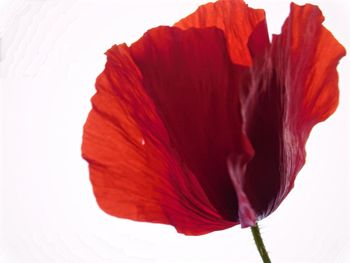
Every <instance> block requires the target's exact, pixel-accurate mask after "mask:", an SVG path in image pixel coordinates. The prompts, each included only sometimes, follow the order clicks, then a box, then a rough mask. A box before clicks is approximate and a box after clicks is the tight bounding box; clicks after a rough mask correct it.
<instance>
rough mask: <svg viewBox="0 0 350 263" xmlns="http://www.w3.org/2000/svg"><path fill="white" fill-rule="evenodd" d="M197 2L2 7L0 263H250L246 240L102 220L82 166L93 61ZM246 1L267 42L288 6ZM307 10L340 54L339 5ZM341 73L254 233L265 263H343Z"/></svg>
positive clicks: (346, 245) (343, 37)
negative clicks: (334, 106) (326, 111)
mask: <svg viewBox="0 0 350 263" xmlns="http://www.w3.org/2000/svg"><path fill="white" fill-rule="evenodd" d="M205 2H206V1H203V0H202V1H201V0H191V1H190V0H172V1H170V0H162V1H161V0H158V1H155V0H147V1H136V0H134V1H126V0H125V1H117V0H89V1H83V0H69V1H68V0H67V1H65V0H61V1H59V0H47V1H43V0H36V1H35V0H31V1H29V0H27V1H25V0H8V1H0V38H1V40H0V41H1V42H0V46H1V47H0V57H1V62H0V70H1V72H0V77H1V78H0V99H1V100H0V106H1V107H0V114H1V115H0V125H1V126H0V134H1V137H0V138H1V140H0V169H1V170H0V223H1V224H0V262H6V263H7V262H8V263H13V262H20V263H22V262H24V263H32V262H33V263H34V262H35V263H41V262H42V263H51V262H58V263H65V262H84V263H85V262H87V263H90V262H91V263H100V262H114V263H116V262H118V263H119V262H121V263H145V262H146V263H153V262H157V263H173V262H174V263H190V262H191V263H193V262H201V263H206V262H208V263H209V262H210V263H216V262H218V263H226V262H227V263H229V262H230V263H233V262H260V259H259V256H258V253H257V251H256V248H255V246H254V242H253V239H252V237H251V234H250V231H249V229H241V228H240V227H239V226H237V227H234V228H231V229H228V230H224V231H219V232H215V233H212V234H208V235H205V236H200V237H186V236H183V235H180V234H177V233H176V231H175V230H174V229H173V228H172V227H170V226H165V225H156V224H148V223H138V222H132V221H129V220H122V219H118V218H114V217H111V216H108V215H107V214H105V213H103V212H102V211H101V210H100V209H99V208H98V207H97V205H96V202H95V199H94V196H93V194H92V190H91V185H90V182H89V179H88V169H87V163H86V162H85V161H83V160H82V158H81V156H80V145H81V137H82V127H83V124H84V122H85V120H86V117H87V114H88V112H89V110H90V101H89V100H90V97H91V96H92V95H93V94H94V82H95V78H96V76H97V75H98V74H99V73H100V72H101V71H102V70H103V67H104V63H105V56H104V54H103V53H104V52H105V51H106V50H107V49H108V48H109V47H111V46H112V45H113V44H115V43H122V42H126V43H128V44H130V43H132V42H133V41H135V40H137V39H138V38H139V37H141V35H142V34H143V33H144V32H145V31H146V30H147V29H149V28H152V27H155V26H158V25H172V24H173V23H174V22H176V21H177V20H179V19H180V18H182V17H184V16H186V15H188V14H189V13H191V12H193V11H194V10H195V9H196V8H197V6H198V5H199V4H204V3H205ZM247 2H248V3H249V4H250V6H252V7H256V8H258V7H260V8H264V9H265V10H266V12H267V19H268V25H269V29H270V32H271V33H279V32H280V28H281V26H282V23H283V21H284V19H285V18H286V17H287V15H288V13H289V2H287V1H281V0H280V1H277V0H276V1H262V0H255V1H254V0H250V1H247ZM297 3H303V2H302V1H297ZM313 3H316V4H319V6H320V8H321V9H322V10H323V13H324V15H325V17H326V22H325V25H326V26H327V27H328V28H329V29H330V31H331V32H333V34H334V35H335V36H336V37H337V39H338V40H339V41H340V42H341V43H342V44H343V45H345V46H347V47H350V45H349V44H350V40H349V36H350V29H349V27H350V23H349V11H350V8H349V4H347V3H346V1H343V2H341V1H314V2H313ZM349 62H350V61H349V57H347V58H345V59H343V60H342V61H341V63H340V65H339V72H340V90H341V102H340V105H339V108H338V111H337V112H336V113H335V114H334V115H333V116H332V117H331V118H330V119H329V120H328V121H327V122H325V123H322V124H319V125H318V126H317V127H315V128H314V130H313V132H312V134H311V138H310V139H309V141H308V144H307V151H308V156H307V164H306V165H305V167H304V168H303V170H302V172H301V173H300V174H299V176H298V178H297V180H296V184H295V188H294V189H293V191H292V193H291V194H290V195H289V196H288V197H287V199H286V200H285V201H284V202H283V203H282V205H281V206H280V207H279V209H277V211H276V212H275V213H274V214H272V215H271V216H269V217H268V218H266V219H264V220H263V221H262V222H261V227H262V233H263V236H264V239H265V244H266V246H267V248H268V250H269V251H270V256H271V258H272V260H273V262H342V263H343V262H344V263H345V262H350V255H349V250H350V240H349V239H350V217H349V211H350V195H349V192H350V191H349V189H350V184H349V168H348V167H349V162H350V160H349V152H348V150H349V149H350V147H349V146H350V144H349V136H348V132H349V128H348V130H347V125H348V124H349V116H350V115H349V105H350V96H349V94H350V92H349V83H350V77H349V72H350V63H349Z"/></svg>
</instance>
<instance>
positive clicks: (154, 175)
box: [82, 45, 236, 235]
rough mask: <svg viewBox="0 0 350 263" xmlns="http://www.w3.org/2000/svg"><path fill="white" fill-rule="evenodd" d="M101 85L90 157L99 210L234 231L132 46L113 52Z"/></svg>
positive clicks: (87, 130) (88, 136) (194, 229)
mask: <svg viewBox="0 0 350 263" xmlns="http://www.w3.org/2000/svg"><path fill="white" fill-rule="evenodd" d="M106 54H107V63H106V67H105V70H104V71H103V72H102V73H101V75H100V76H99V77H98V79H97V81H96V89H97V93H96V94H95V95H94V97H93V98H92V105H93V109H92V110H91V112H90V114H89V117H88V119H87V122H86V124H85V126H84V135H83V145H82V152H83V157H84V158H85V159H86V160H87V161H88V162H89V170H90V178H91V182H92V185H93V189H94V193H95V196H96V199H97V202H98V204H99V206H100V207H101V208H102V209H103V210H104V211H105V212H107V213H109V214H111V215H114V216H118V217H122V218H128V219H133V220H138V221H147V222H157V223H165V224H171V225H173V226H175V227H176V229H177V231H179V232H181V233H184V234H188V235H200V234H205V233H208V232H211V231H215V230H220V229H225V228H228V227H231V226H233V225H234V224H236V223H234V222H231V221H228V220H225V219H223V218H222V216H221V215H220V214H219V213H218V212H217V211H216V209H215V208H214V207H213V206H212V205H211V203H210V202H209V200H208V198H207V196H206V194H205V193H204V192H203V190H202V187H201V185H200V184H199V183H198V182H197V179H196V177H195V176H194V175H193V174H192V173H191V171H189V170H188V168H187V167H186V166H185V165H184V164H183V163H182V162H181V160H180V159H179V158H178V155H177V153H176V152H175V151H174V149H173V148H172V146H171V143H170V141H169V134H168V131H167V130H166V129H165V127H164V125H163V122H162V120H161V119H160V118H159V116H158V112H157V110H156V108H155V105H154V103H153V101H152V100H151V99H150V97H149V96H148V95H147V94H146V92H145V90H144V88H143V86H142V85H143V84H142V75H141V73H140V71H139V69H138V68H137V66H136V65H135V63H134V61H133V59H132V57H131V56H130V53H129V49H128V47H127V46H126V45H120V46H114V47H112V48H111V49H110V50H109V51H108V52H107V53H106Z"/></svg>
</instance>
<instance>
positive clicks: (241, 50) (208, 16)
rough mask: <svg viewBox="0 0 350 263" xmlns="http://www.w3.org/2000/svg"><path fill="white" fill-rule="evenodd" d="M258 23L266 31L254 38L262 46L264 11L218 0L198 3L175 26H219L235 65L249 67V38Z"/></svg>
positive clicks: (266, 42)
mask: <svg viewBox="0 0 350 263" xmlns="http://www.w3.org/2000/svg"><path fill="white" fill-rule="evenodd" d="M258 25H260V26H261V27H264V28H265V32H263V31H260V32H261V33H262V34H261V35H260V36H259V38H257V39H256V41H254V42H255V44H259V45H260V47H261V48H263V47H264V46H265V45H269V38H268V34H267V28H266V22H265V12H264V10H262V9H252V8H249V7H248V5H247V4H246V3H244V1H242V0H219V1H217V2H215V3H208V4H205V5H203V6H200V7H199V8H198V9H197V11H195V12H194V13H193V14H191V15H189V16H188V17H186V18H183V19H181V20H180V21H179V22H177V23H176V24H175V26H176V27H179V28H182V29H188V28H191V27H195V28H205V27H216V28H219V29H221V30H222V31H223V32H224V34H225V37H226V40H227V47H228V51H229V54H230V57H231V60H232V62H233V63H234V64H238V65H244V66H249V65H251V64H252V59H251V54H250V52H249V49H248V46H247V44H248V40H249V37H250V35H251V34H252V32H253V31H254V30H255V28H256V27H257V26H258Z"/></svg>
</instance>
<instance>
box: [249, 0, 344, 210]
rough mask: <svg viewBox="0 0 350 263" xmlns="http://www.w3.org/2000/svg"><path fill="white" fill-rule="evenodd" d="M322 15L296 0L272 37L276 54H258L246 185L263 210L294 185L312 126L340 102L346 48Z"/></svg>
mask: <svg viewBox="0 0 350 263" xmlns="http://www.w3.org/2000/svg"><path fill="white" fill-rule="evenodd" d="M323 20H324V18H323V16H322V14H321V12H320V10H319V9H318V8H317V7H316V6H312V5H305V6H303V7H300V6H297V5H295V4H292V5H291V13H290V16H289V18H288V19H287V20H286V22H285V24H284V26H283V30H282V34H281V35H279V36H275V37H274V39H273V44H272V53H271V58H272V59H271V60H269V59H265V60H263V59H262V57H257V58H256V60H255V65H254V68H253V70H252V72H253V73H252V81H251V86H250V91H249V92H250V93H249V95H250V96H249V95H248V96H247V97H246V98H245V101H244V103H243V116H244V119H245V120H246V126H245V129H246V132H247V134H248V137H249V139H250V140H251V142H252V145H253V147H254V150H255V156H254V158H253V159H252V161H251V162H250V163H249V164H248V167H247V177H246V179H247V181H246V185H245V191H246V193H247V195H248V197H249V199H250V201H251V203H252V205H253V207H254V209H255V210H256V211H257V212H258V214H259V215H260V216H266V215H268V214H269V213H271V212H272V211H273V210H274V209H276V208H277V207H278V205H279V204H280V203H281V202H282V200H283V199H284V198H285V197H286V195H287V194H288V192H289V191H290V190H291V188H292V187H293V183H294V179H295V176H296V174H297V173H298V172H299V170H300V169H301V167H302V166H303V164H304V162H305V143H306V140H307V138H308V136H309V133H310V131H311V128H312V127H313V126H314V125H315V124H316V123H317V122H320V121H323V120H325V119H326V118H327V117H329V116H330V115H331V114H332V113H333V112H334V110H335V109H336V107H337V104H338V76H337V72H336V66H337V64H338V61H339V59H340V58H341V57H342V56H344V55H345V50H344V48H343V47H342V46H341V45H340V44H339V43H338V42H337V41H336V39H335V38H334V37H333V36H332V34H331V33H330V32H329V31H328V30H327V29H325V28H324V27H323V26H322V22H323ZM265 55H266V57H267V56H268V54H265ZM266 57H265V58H266ZM262 61H264V62H262Z"/></svg>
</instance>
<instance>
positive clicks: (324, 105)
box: [82, 0, 345, 235]
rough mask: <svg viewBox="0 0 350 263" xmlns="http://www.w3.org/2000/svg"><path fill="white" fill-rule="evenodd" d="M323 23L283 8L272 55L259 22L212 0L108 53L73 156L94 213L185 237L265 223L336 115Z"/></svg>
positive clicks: (336, 49) (310, 13)
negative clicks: (312, 139) (316, 129)
mask: <svg viewBox="0 0 350 263" xmlns="http://www.w3.org/2000/svg"><path fill="white" fill-rule="evenodd" d="M323 19H324V18H323V16H322V14H321V12H320V10H319V9H318V7H316V6H313V5H310V4H307V5H305V6H298V5H295V4H292V5H291V11H290V15H289V17H288V18H287V20H286V22H285V23H284V25H283V28H282V32H281V34H280V35H275V36H273V39H272V43H270V42H269V37H268V32H267V27H266V21H265V15H264V11H263V10H254V9H251V8H249V7H248V6H247V5H246V4H245V3H244V2H243V1H241V0H221V1H218V2H216V3H209V4H206V5H204V6H201V7H199V9H198V10H197V11H196V12H195V13H193V14H191V15H190V16H188V17H186V18H184V19H182V20H181V21H179V22H178V23H176V24H175V25H174V26H173V27H166V26H161V27H157V28H154V29H151V30H149V31H148V32H146V33H145V34H144V36H143V37H141V38H140V39H139V40H138V41H136V42H135V43H134V44H132V45H131V46H130V47H128V46H127V45H125V44H121V45H118V46H113V47H112V48H111V49H110V50H108V51H107V52H106V55H107V63H106V66H105V70H104V71H103V72H102V73H101V75H100V76H99V77H98V78H97V80H96V90H97V92H96V94H95V95H94V96H93V98H92V106H93V107H92V110H91V112H90V114H89V117H88V119H87V122H86V124H85V126H84V136H83V145H82V152H83V157H84V158H85V159H86V160H87V161H88V163H89V170H90V178H91V182H92V185H93V190H94V193H95V196H96V199H97V202H98V204H99V206H100V207H101V208H102V209H103V210H104V211H105V212H107V213H108V214H111V215H113V216H117V217H122V218H129V219H133V220H137V221H147V222H156V223H164V224H170V225H173V226H175V227H176V229H177V231H178V232H181V233H184V234H187V235H200V234H205V233H208V232H211V231H215V230H220V229H225V228H228V227H231V226H233V225H236V224H241V225H242V227H247V226H252V225H254V224H255V223H256V221H257V220H259V219H262V218H264V217H266V216H268V215H269V214H270V213H272V212H273V211H274V210H275V209H276V208H277V207H278V206H279V205H280V203H281V202H282V201H283V199H284V198H285V197H286V196H287V194H288V193H289V192H290V190H291V189H292V187H293V182H294V180H295V177H296V175H297V173H298V171H299V170H300V169H301V168H302V166H303V164H304V162H305V143H306V140H307V138H308V136H309V134H310V131H311V129H312V127H313V126H314V125H315V124H316V123H318V122H320V121H324V120H325V119H326V118H328V117H329V116H330V115H331V114H332V113H333V112H334V111H335V109H336V107H337V104H338V87H337V85H338V76H337V72H336V66H337V64H338V61H339V59H340V58H341V57H342V56H344V55H345V50H344V48H343V47H342V46H341V45H340V44H339V43H338V42H337V40H336V39H335V38H334V37H333V36H332V34H331V33H330V32H329V31H328V30H327V29H326V28H325V27H323V26H322V22H323Z"/></svg>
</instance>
